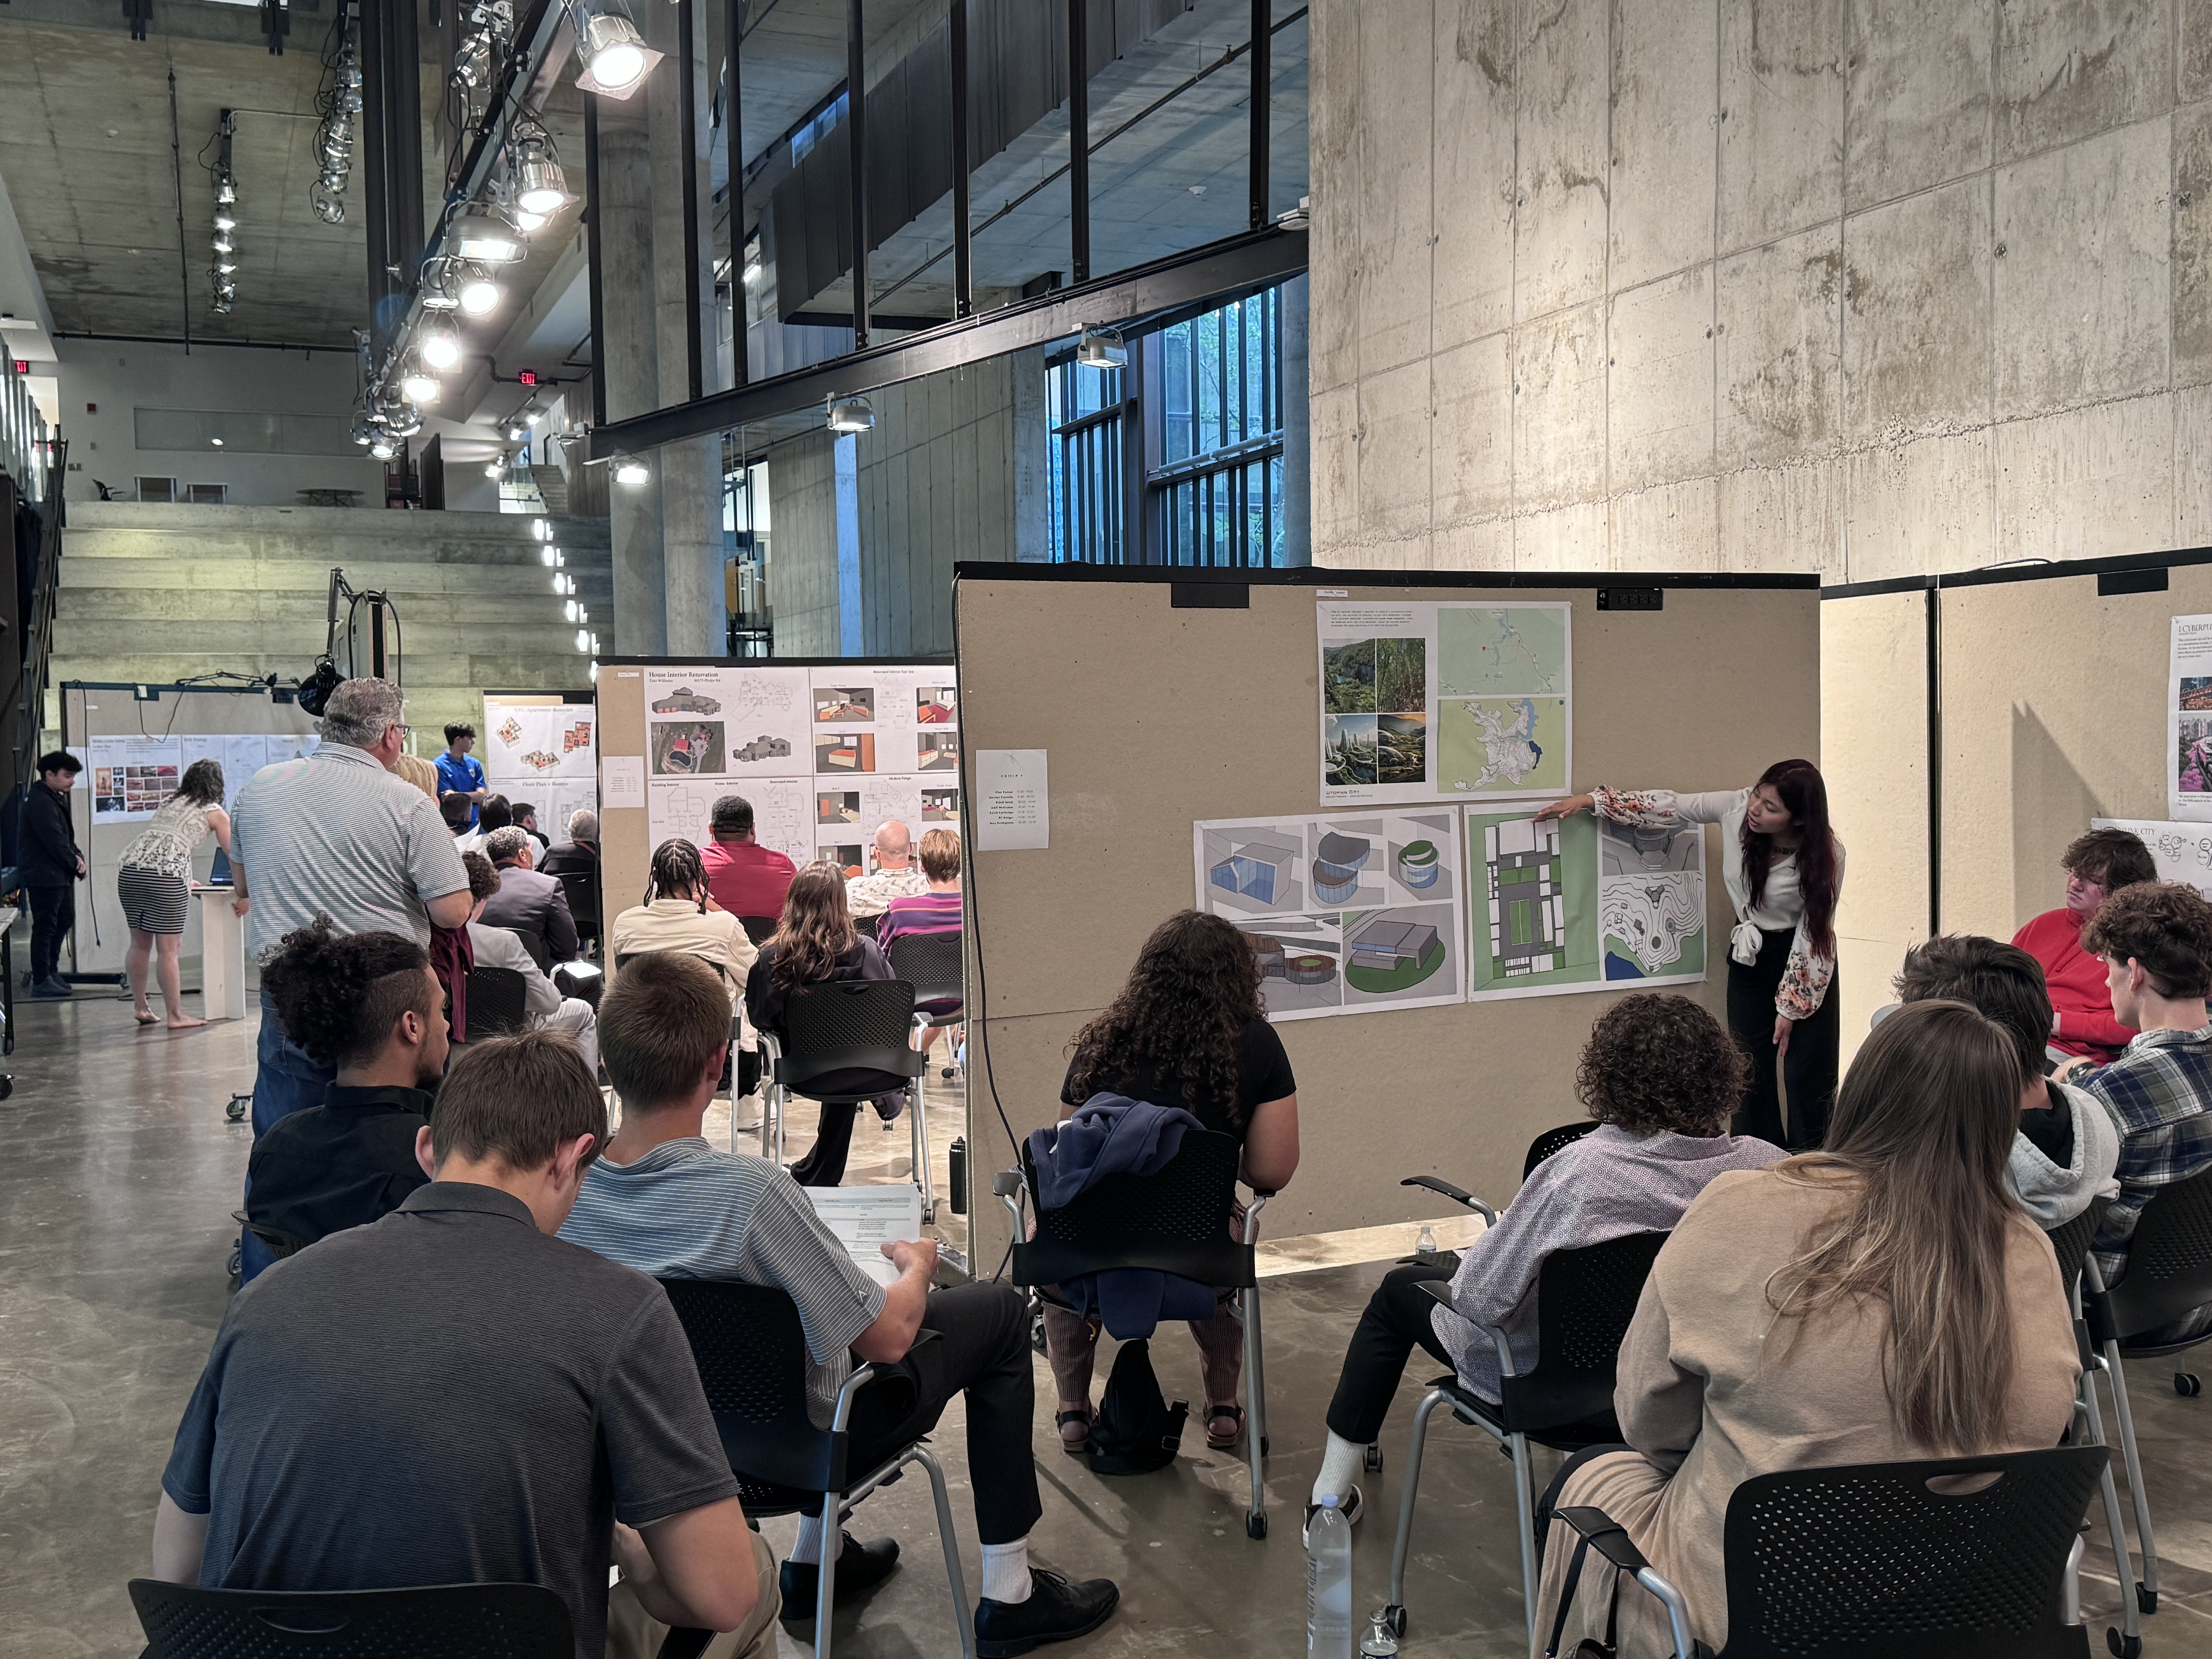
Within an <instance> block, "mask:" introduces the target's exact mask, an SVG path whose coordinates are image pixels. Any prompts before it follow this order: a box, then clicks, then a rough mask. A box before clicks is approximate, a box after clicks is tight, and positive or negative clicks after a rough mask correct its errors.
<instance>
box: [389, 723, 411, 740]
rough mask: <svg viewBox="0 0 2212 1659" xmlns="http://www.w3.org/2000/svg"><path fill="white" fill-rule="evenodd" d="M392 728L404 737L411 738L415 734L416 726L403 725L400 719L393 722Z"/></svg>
mask: <svg viewBox="0 0 2212 1659" xmlns="http://www.w3.org/2000/svg"><path fill="white" fill-rule="evenodd" d="M390 729H391V730H392V731H394V732H398V734H399V735H400V736H401V737H403V738H411V737H413V736H414V735H415V728H414V727H413V726H403V725H401V724H400V723H399V722H398V720H394V721H392V726H391V728H390Z"/></svg>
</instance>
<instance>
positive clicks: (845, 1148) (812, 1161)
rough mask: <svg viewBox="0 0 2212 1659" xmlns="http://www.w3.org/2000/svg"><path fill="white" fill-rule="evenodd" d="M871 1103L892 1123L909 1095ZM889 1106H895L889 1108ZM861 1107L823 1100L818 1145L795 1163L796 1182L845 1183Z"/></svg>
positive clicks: (814, 1184) (807, 1184)
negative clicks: (886, 1109)
mask: <svg viewBox="0 0 2212 1659" xmlns="http://www.w3.org/2000/svg"><path fill="white" fill-rule="evenodd" d="M869 1104H871V1105H872V1106H873V1107H874V1108H875V1109H876V1110H877V1111H878V1112H879V1113H882V1114H883V1116H884V1121H885V1122H889V1121H890V1118H891V1117H892V1115H894V1114H895V1113H896V1110H897V1109H898V1107H900V1106H902V1105H903V1104H905V1097H903V1096H902V1095H885V1096H884V1097H883V1098H882V1099H880V1100H876V1101H871V1102H870V1103H869ZM886 1107H889V1108H890V1111H885V1110H884V1109H885V1108H886ZM859 1112H860V1107H859V1106H858V1105H855V1104H851V1103H848V1104H845V1105H842V1106H841V1105H836V1104H834V1103H831V1102H829V1101H826V1100H825V1101H823V1103H822V1123H821V1127H819V1128H817V1130H815V1132H814V1145H813V1146H810V1147H809V1148H808V1149H807V1152H806V1156H805V1158H800V1159H799V1162H798V1163H796V1164H793V1165H792V1166H791V1178H792V1179H793V1181H795V1182H798V1183H799V1185H800V1186H802V1187H836V1186H842V1184H843V1183H844V1180H845V1160H846V1158H848V1157H849V1156H850V1155H851V1153H852V1151H853V1119H854V1116H855V1115H858V1113H859Z"/></svg>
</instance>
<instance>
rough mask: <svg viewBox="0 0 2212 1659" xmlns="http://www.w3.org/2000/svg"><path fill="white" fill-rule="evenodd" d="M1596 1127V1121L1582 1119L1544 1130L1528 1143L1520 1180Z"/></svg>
mask: <svg viewBox="0 0 2212 1659" xmlns="http://www.w3.org/2000/svg"><path fill="white" fill-rule="evenodd" d="M1596 1127H1597V1120H1596V1119H1595V1118H1584V1119H1583V1121H1581V1122H1580V1123H1562V1124H1561V1125H1559V1127H1558V1128H1556V1129H1547V1130H1545V1131H1544V1133H1541V1134H1540V1135H1538V1136H1537V1137H1536V1138H1535V1139H1534V1140H1532V1141H1530V1142H1529V1143H1528V1158H1526V1159H1525V1160H1524V1161H1523V1162H1522V1165H1521V1179H1522V1180H1523V1181H1526V1180H1527V1179H1528V1177H1529V1176H1532V1175H1534V1174H1535V1173H1536V1166H1537V1165H1538V1164H1541V1163H1542V1162H1543V1161H1544V1160H1545V1159H1546V1158H1549V1157H1551V1155H1552V1154H1553V1152H1558V1151H1559V1150H1560V1148H1562V1147H1565V1146H1573V1145H1574V1144H1575V1142H1577V1140H1580V1139H1582V1138H1583V1136H1584V1135H1586V1134H1588V1133H1589V1132H1590V1131H1591V1130H1593V1129H1595V1128H1596Z"/></svg>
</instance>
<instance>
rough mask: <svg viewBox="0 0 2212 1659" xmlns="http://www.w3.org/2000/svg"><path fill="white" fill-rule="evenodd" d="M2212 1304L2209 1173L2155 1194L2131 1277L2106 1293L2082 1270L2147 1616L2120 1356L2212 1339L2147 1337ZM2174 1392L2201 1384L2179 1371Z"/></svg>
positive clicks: (2149, 1574) (2147, 1558) (2154, 1560)
mask: <svg viewBox="0 0 2212 1659" xmlns="http://www.w3.org/2000/svg"><path fill="white" fill-rule="evenodd" d="M2206 1304H2212V1168H2207V1169H2204V1170H2199V1171H2198V1172H2197V1174H2195V1175H2193V1176H2190V1177H2189V1178H2188V1179H2187V1180H2185V1181H2177V1182H2173V1183H2172V1185H2171V1186H2166V1187H2161V1188H2159V1189H2158V1190H2157V1191H2156V1192H2155V1193H2154V1194H2151V1199H2150V1201H2149V1202H2148V1204H2146V1205H2144V1206H2143V1209H2142V1215H2141V1216H2140V1217H2138V1218H2136V1227H2135V1231H2134V1232H2133V1233H2132V1234H2131V1235H2130V1237H2129V1239H2128V1271H2127V1276H2126V1277H2125V1278H2124V1279H2121V1280H2120V1282H2119V1283H2118V1285H2115V1286H2113V1287H2112V1288H2111V1289H2109V1290H2108V1289H2106V1285H2105V1279H2104V1274H2103V1273H2102V1271H2101V1270H2100V1268H2099V1267H2098V1266H2097V1259H2096V1257H2095V1256H2093V1255H2092V1256H2090V1257H2089V1258H2088V1260H2087V1261H2086V1262H2085V1263H2084V1264H2083V1267H2082V1269H2081V1314H2082V1318H2083V1320H2084V1321H2085V1322H2086V1323H2087V1327H2088V1334H2089V1340H2090V1342H2091V1344H2092V1345H2093V1346H2094V1348H2095V1350H2096V1351H2097V1353H2098V1355H2099V1356H2100V1360H2101V1363H2100V1364H2099V1366H2098V1368H2097V1369H2098V1370H2100V1371H2101V1372H2103V1373H2104V1376H2105V1379H2106V1382H2107V1383H2110V1384H2111V1386H2112V1415H2113V1416H2114V1417H2115V1418H2117V1419H2118V1421H2119V1428H2120V1455H2121V1457H2122V1458H2123V1459H2124V1461H2125V1462H2126V1464H2127V1470H2128V1486H2129V1487H2130V1492H2131V1494H2132V1496H2133V1498H2134V1499H2135V1510H2136V1549H2137V1553H2140V1554H2141V1555H2142V1570H2143V1576H2142V1580H2141V1582H2140V1583H2137V1584H2136V1605H2137V1606H2139V1607H2141V1608H2142V1610H2143V1611H2144V1612H2145V1613H2156V1612H2157V1611H2158V1544H2157V1540H2156V1539H2155V1537H2154V1535H2153V1534H2152V1531H2151V1520H2150V1499H2149V1498H2148V1495H2147V1494H2146V1493H2145V1492H2144V1491H2143V1481H2142V1456H2141V1455H2140V1454H2139V1453H2138V1452H2137V1450H2136V1423H2135V1413H2134V1411H2133V1409H2132V1408H2131V1407H2130V1405H2129V1402H2128V1381H2127V1374H2126V1372H2125V1371H2124V1370H2122V1368H2121V1365H2120V1362H2121V1361H2122V1360H2123V1359H2154V1358H2160V1357H2162V1356H2164V1355H2166V1354H2174V1353H2184V1352H2187V1351H2188V1350H2190V1349H2191V1348H2193V1347H2196V1346H2197V1345H2198V1344H2199V1343H2202V1342H2206V1341H2212V1331H2207V1332H2205V1333H2204V1334H2202V1335H2198V1336H2192V1337H2188V1338H2185V1339H2184V1340H2180V1341H2178V1342H2167V1341H2153V1340H2147V1339H2148V1336H2149V1334H2150V1333H2152V1332H2154V1331H2157V1330H2160V1329H2162V1328H2165V1327H2166V1326H2169V1325H2172V1324H2175V1323H2177V1322H2179V1321H2181V1320H2183V1319H2185V1318H2186V1317H2187V1316H2189V1315H2191V1314H2192V1313H2195V1312H2196V1311H2197V1310H2198V1309H2200V1308H2202V1307H2203V1306H2205V1305H2206ZM2173 1383H2174V1388H2175V1389H2176V1390H2177V1391H2178V1392H2179V1393H2181V1394H2184V1395H2191V1394H2194V1393H2195V1392H2196V1385H2197V1379H2196V1378H2195V1377H2194V1376H2191V1375H2190V1374H2189V1373H2188V1372H2186V1371H2177V1372H2175V1373H2174V1378H2173Z"/></svg>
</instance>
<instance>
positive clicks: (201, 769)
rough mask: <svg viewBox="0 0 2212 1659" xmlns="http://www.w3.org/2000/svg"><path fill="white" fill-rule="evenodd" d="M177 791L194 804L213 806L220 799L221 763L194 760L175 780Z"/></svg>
mask: <svg viewBox="0 0 2212 1659" xmlns="http://www.w3.org/2000/svg"><path fill="white" fill-rule="evenodd" d="M177 793H178V794H179V795H181V796H182V797H183V798H184V799H186V800H188V801H190V802H191V804H192V805H195V806H213V805H215V804H216V802H217V801H219V800H221V799H222V762H221V761H211V760H196V761H194V762H193V763H191V765H190V766H187V767H186V768H185V775H184V776H183V777H181V778H179V779H178V780H177Z"/></svg>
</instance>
